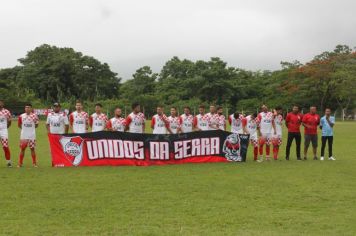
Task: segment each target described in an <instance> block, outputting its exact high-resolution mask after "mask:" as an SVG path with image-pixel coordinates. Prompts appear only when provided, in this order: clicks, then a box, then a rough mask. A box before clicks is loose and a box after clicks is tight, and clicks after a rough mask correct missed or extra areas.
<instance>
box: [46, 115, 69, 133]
mask: <svg viewBox="0 0 356 236" xmlns="http://www.w3.org/2000/svg"><path fill="white" fill-rule="evenodd" d="M46 124H47V125H49V132H50V133H51V134H64V133H65V126H66V125H69V121H68V117H67V115H66V114H65V113H63V112H58V113H55V112H51V113H49V114H48V116H47V122H46Z"/></svg>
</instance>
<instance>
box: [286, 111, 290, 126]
mask: <svg viewBox="0 0 356 236" xmlns="http://www.w3.org/2000/svg"><path fill="white" fill-rule="evenodd" d="M289 119H290V116H289V114H287V116H286V121H285V122H286V127H287V128H288V125H289Z"/></svg>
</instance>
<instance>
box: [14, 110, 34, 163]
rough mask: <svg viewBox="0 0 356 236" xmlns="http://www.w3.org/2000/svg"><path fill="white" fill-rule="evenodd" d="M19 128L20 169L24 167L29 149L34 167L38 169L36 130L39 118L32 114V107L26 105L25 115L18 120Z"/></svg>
mask: <svg viewBox="0 0 356 236" xmlns="http://www.w3.org/2000/svg"><path fill="white" fill-rule="evenodd" d="M18 127H19V128H20V129H21V135H20V157H19V164H18V167H22V165H23V158H24V156H25V150H26V148H27V147H29V148H30V150H31V157H32V165H33V167H37V160H36V151H35V147H36V128H37V127H38V117H37V115H36V114H35V113H33V112H32V105H31V104H30V103H29V104H26V106H25V113H23V114H21V115H20V116H19V119H18Z"/></svg>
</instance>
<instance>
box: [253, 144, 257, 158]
mask: <svg viewBox="0 0 356 236" xmlns="http://www.w3.org/2000/svg"><path fill="white" fill-rule="evenodd" d="M257 155H258V146H255V147H253V159H254V160H255V161H257Z"/></svg>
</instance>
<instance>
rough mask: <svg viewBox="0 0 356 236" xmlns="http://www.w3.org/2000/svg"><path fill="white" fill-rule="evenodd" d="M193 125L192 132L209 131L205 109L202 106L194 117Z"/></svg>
mask: <svg viewBox="0 0 356 236" xmlns="http://www.w3.org/2000/svg"><path fill="white" fill-rule="evenodd" d="M193 125H194V130H196V131H205V130H208V129H209V122H208V118H207V116H206V115H205V107H204V106H203V105H200V106H199V114H198V115H196V116H195V117H194V120H193Z"/></svg>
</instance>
